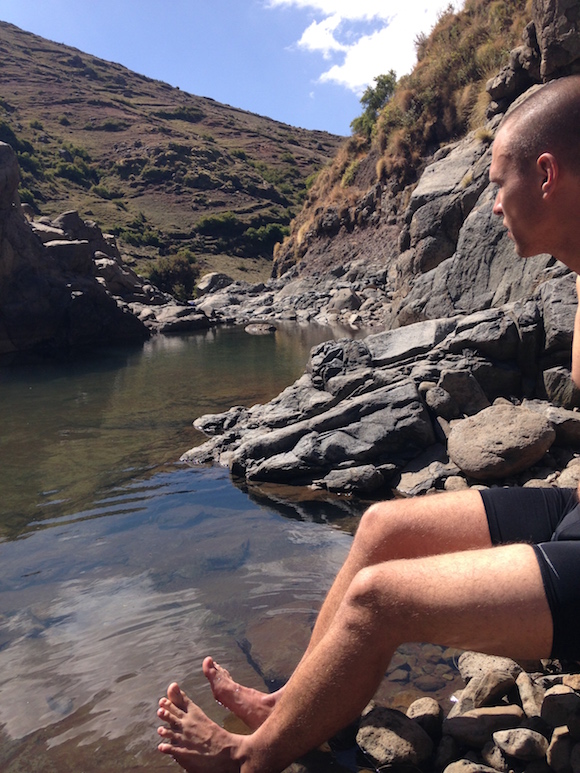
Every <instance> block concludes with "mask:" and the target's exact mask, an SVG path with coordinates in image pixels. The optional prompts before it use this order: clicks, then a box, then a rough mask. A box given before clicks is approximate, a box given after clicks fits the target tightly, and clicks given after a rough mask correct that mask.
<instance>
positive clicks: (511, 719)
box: [443, 706, 524, 749]
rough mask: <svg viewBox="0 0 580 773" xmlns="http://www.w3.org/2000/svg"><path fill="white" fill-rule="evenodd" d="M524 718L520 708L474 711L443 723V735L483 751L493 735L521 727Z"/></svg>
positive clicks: (496, 707)
mask: <svg viewBox="0 0 580 773" xmlns="http://www.w3.org/2000/svg"><path fill="white" fill-rule="evenodd" d="M523 716H524V713H523V711H522V710H521V708H520V707H519V706H493V707H491V708H481V709H472V710H471V711H468V712H466V713H465V714H462V715H461V716H459V717H452V718H447V719H446V720H445V721H444V722H443V733H446V734H447V735H450V736H452V737H453V738H455V740H456V741H457V743H459V744H463V745H465V746H469V747H472V748H475V749H482V748H483V747H484V746H485V744H486V743H487V742H488V741H490V740H491V738H492V736H493V733H495V732H497V731H498V730H506V729H508V728H511V727H516V726H517V725H519V723H520V721H521V720H522V718H523Z"/></svg>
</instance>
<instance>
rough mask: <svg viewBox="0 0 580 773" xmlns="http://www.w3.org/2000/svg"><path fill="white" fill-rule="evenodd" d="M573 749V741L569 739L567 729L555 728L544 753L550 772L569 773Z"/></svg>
mask: <svg viewBox="0 0 580 773" xmlns="http://www.w3.org/2000/svg"><path fill="white" fill-rule="evenodd" d="M573 748H574V741H573V740H572V739H571V738H570V733H569V732H568V728H567V727H566V726H565V725H564V726H563V727H556V728H555V729H554V733H553V735H552V740H551V741H550V745H549V746H548V751H547V753H546V760H547V762H548V765H549V766H550V768H551V770H553V771H555V773H570V770H571V769H572V767H571V764H570V760H571V757H572V749H573Z"/></svg>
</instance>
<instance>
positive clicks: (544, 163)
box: [536, 153, 560, 197]
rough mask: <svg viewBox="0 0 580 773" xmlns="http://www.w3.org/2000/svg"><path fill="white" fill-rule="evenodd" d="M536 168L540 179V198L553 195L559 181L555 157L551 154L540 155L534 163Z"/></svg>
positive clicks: (558, 170)
mask: <svg viewBox="0 0 580 773" xmlns="http://www.w3.org/2000/svg"><path fill="white" fill-rule="evenodd" d="M536 168H537V171H538V175H539V176H540V179H541V186H542V196H544V197H548V196H550V195H552V194H553V193H554V190H555V189H556V184H557V182H558V179H559V173H560V169H559V166H558V162H557V160H556V157H555V156H554V155H552V153H542V155H541V156H539V157H538V160H537V161H536Z"/></svg>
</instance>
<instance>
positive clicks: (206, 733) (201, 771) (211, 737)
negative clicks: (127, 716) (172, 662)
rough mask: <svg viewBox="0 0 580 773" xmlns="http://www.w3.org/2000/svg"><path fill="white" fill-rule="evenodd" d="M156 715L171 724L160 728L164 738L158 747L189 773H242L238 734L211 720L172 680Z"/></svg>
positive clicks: (160, 733)
mask: <svg viewBox="0 0 580 773" xmlns="http://www.w3.org/2000/svg"><path fill="white" fill-rule="evenodd" d="M157 716H158V717H159V718H160V719H162V720H163V721H164V722H167V724H168V725H169V727H158V728H157V732H158V733H159V735H160V736H161V737H162V738H163V739H164V742H163V743H160V744H159V746H158V747H157V748H158V749H159V751H160V752H162V753H163V754H170V755H171V756H172V757H173V758H174V760H175V761H176V762H177V763H179V765H181V767H182V768H183V769H184V770H186V771H189V773H205V771H214V772H215V773H239V770H240V763H239V762H237V761H236V752H237V747H238V745H239V744H238V743H236V738H240V737H243V736H235V735H232V734H231V733H228V732H227V731H226V730H224V729H223V728H221V727H219V725H216V724H215V722H212V721H211V719H209V717H207V716H206V715H205V714H204V713H203V711H202V710H201V709H200V708H199V707H198V706H196V705H195V703H193V701H192V700H190V699H189V698H188V697H187V695H186V694H185V693H184V692H183V691H182V690H181V689H180V688H179V686H178V685H177V684H176V683H175V682H173V683H172V684H170V685H169V688H168V690H167V698H161V700H160V701H159V709H158V710H157Z"/></svg>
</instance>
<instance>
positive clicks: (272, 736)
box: [157, 122, 580, 773]
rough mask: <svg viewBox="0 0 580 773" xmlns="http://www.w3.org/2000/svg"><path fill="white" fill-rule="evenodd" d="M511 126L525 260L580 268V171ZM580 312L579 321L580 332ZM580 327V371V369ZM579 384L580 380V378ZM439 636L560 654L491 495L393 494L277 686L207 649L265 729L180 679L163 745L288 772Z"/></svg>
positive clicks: (527, 563)
mask: <svg viewBox="0 0 580 773" xmlns="http://www.w3.org/2000/svg"><path fill="white" fill-rule="evenodd" d="M514 131H517V123H514V122H512V123H509V122H508V123H507V124H506V125H505V126H504V127H503V128H502V129H501V130H500V131H499V132H498V136H497V138H496V141H495V144H494V149H493V160H492V165H491V170H490V179H491V180H492V182H495V183H497V185H498V193H497V197H496V200H495V203H494V208H493V211H494V212H495V214H496V215H498V216H500V217H502V218H503V222H504V224H505V226H506V228H507V229H508V232H509V234H510V237H511V238H512V239H513V241H514V244H515V248H516V252H517V253H518V254H519V255H520V256H521V257H522V258H525V257H529V256H530V255H534V254H538V253H541V252H548V253H551V254H553V255H554V256H555V257H557V258H558V259H559V260H561V261H563V262H564V263H565V264H566V265H567V266H569V268H571V269H572V270H574V271H577V270H578V269H580V252H579V248H578V245H580V230H579V225H578V221H579V220H580V218H578V217H577V213H576V211H575V210H576V209H577V202H578V201H580V179H579V178H578V177H577V176H574V175H573V174H571V173H569V172H568V171H567V168H566V165H565V163H563V161H562V160H561V159H557V158H556V157H555V156H554V155H553V154H550V153H543V154H542V155H541V156H539V157H538V158H537V159H535V160H532V161H530V162H529V163H528V164H527V165H526V166H525V167H524V168H521V165H519V166H518V165H516V164H515V162H514V160H513V155H512V153H511V148H510V133H511V132H514ZM579 326H580V319H579V318H578V315H577V317H576V327H575V333H576V328H577V327H579ZM579 341H580V335H579V336H576V335H575V336H574V345H573V357H574V362H573V375H574V374H580V344H579V343H578V342H579ZM574 378H575V381H576V382H577V383H580V381H579V379H578V378H577V375H574ZM409 641H430V642H435V643H439V644H442V645H447V646H453V647H459V648H463V649H474V650H477V651H479V652H488V653H493V654H497V655H505V656H508V657H513V658H517V659H531V660H534V659H537V658H545V657H548V656H549V655H550V652H551V644H552V619H551V614H550V610H549V607H548V603H547V601H546V598H545V594H544V589H543V585H542V580H541V576H540V570H539V567H538V564H537V561H536V558H535V554H534V552H533V549H532V548H531V547H530V546H529V545H525V544H513V545H502V546H496V547H492V546H491V542H490V536H489V530H488V526H487V519H486V516H485V511H484V507H483V503H482V500H481V497H480V495H479V493H478V492H477V491H465V492H460V493H450V494H442V495H438V496H437V497H428V498H422V499H421V498H417V499H407V500H399V501H392V502H382V503H378V504H376V505H373V506H372V507H371V508H370V509H369V510H368V511H367V512H366V513H365V515H364V516H363V518H362V519H361V523H360V526H359V529H358V531H357V534H356V536H355V538H354V541H353V545H352V549H351V551H350V553H349V556H348V558H347V560H346V562H345V564H344V566H343V567H342V569H341V570H340V572H339V574H338V575H337V577H336V580H335V582H334V584H333V586H332V588H331V590H330V592H329V594H328V596H327V598H326V600H325V602H324V605H323V607H322V609H321V611H320V614H319V617H318V620H317V623H316V625H315V628H314V631H313V634H312V639H311V641H310V644H309V646H308V649H307V651H306V653H305V654H304V657H303V658H302V660H301V661H300V663H299V664H298V666H297V668H296V670H295V671H294V673H293V675H292V676H291V677H290V679H289V681H288V683H287V684H286V685H285V687H284V688H282V689H281V690H279V691H278V692H277V693H274V694H273V695H265V694H263V693H260V692H258V691H255V690H250V689H248V688H245V687H242V686H241V685H237V684H236V683H235V682H234V681H233V680H232V678H231V676H230V675H229V674H228V672H227V671H225V669H222V668H221V667H220V666H218V665H217V664H215V663H214V661H213V660H212V659H211V658H206V660H205V661H204V663H203V670H204V673H205V675H206V677H207V678H208V679H209V681H210V684H211V686H212V689H213V691H214V695H215V696H216V698H217V699H218V700H220V702H222V703H224V705H226V706H227V707H229V708H230V709H232V710H233V711H234V712H235V713H236V714H237V715H238V716H240V717H241V718H242V719H244V721H246V722H247V724H248V725H249V727H250V729H252V730H253V731H254V732H253V733H252V734H251V735H247V736H242V735H235V734H231V733H228V732H227V731H226V730H224V729H223V728H221V727H219V726H218V725H216V724H215V723H213V722H212V721H211V720H210V719H209V718H208V717H207V716H206V715H205V714H204V713H203V712H202V711H201V710H200V709H199V708H198V707H197V706H195V704H194V703H193V702H192V701H191V700H190V699H189V698H188V697H187V696H186V695H185V693H183V691H181V690H180V688H179V686H178V685H177V684H176V683H172V684H171V685H170V686H169V689H168V691H167V697H166V698H162V699H161V700H160V702H159V709H158V712H157V714H158V716H159V718H160V719H161V720H162V721H163V722H164V723H165V725H163V726H161V727H160V728H159V729H158V733H159V735H160V736H161V738H162V742H161V743H160V744H159V750H160V751H161V752H162V753H164V754H169V755H171V756H173V757H174V759H175V760H176V761H177V762H178V763H179V764H180V765H181V766H182V767H183V768H184V769H185V770H187V771H190V772H191V773H197V772H198V771H199V772H200V773H201V771H216V772H220V771H224V772H226V771H242V773H258V771H260V773H276V772H278V771H282V770H284V768H286V767H287V766H288V765H289V764H290V763H291V762H292V761H293V760H295V759H296V758H297V757H299V756H300V755H302V754H303V753H305V752H307V751H309V750H310V749H313V748H315V747H316V746H318V745H320V744H321V743H323V742H324V741H325V740H327V739H328V738H329V737H331V736H332V735H333V734H334V733H336V732H337V731H338V730H340V729H341V728H342V727H344V726H346V725H347V724H348V723H349V722H351V721H352V720H354V719H355V718H356V717H357V716H358V715H359V714H360V712H361V711H362V709H363V708H364V707H365V705H366V704H367V703H368V701H369V700H370V699H371V698H372V696H373V694H374V692H375V690H376V688H377V687H378V684H379V682H380V681H381V679H382V677H383V674H384V672H385V670H386V669H387V667H388V664H389V662H390V660H391V657H392V655H393V653H394V651H395V650H396V648H397V647H398V646H399V645H400V644H402V643H404V642H409Z"/></svg>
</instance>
